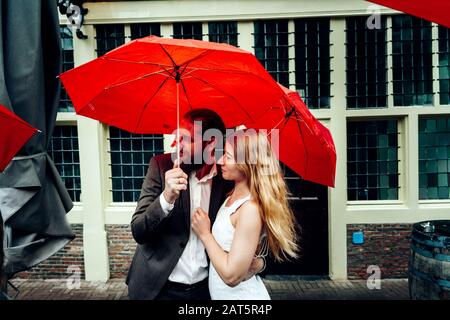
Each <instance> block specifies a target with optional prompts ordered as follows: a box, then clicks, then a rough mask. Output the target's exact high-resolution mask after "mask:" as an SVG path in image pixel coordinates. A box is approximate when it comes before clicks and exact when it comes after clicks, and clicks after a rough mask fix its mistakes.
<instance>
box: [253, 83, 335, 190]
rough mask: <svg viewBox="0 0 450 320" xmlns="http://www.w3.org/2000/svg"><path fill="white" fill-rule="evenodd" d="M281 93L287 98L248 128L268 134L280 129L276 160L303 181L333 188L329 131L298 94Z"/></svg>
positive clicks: (331, 143)
mask: <svg viewBox="0 0 450 320" xmlns="http://www.w3.org/2000/svg"><path fill="white" fill-rule="evenodd" d="M283 90H284V91H285V93H286V96H285V97H284V98H283V99H281V100H280V102H279V104H278V106H275V107H273V108H272V109H271V110H270V111H269V112H267V113H266V114H265V115H264V117H262V118H260V119H259V120H258V121H256V122H255V123H251V124H249V125H248V127H253V128H257V129H262V128H264V129H269V131H268V132H270V129H273V128H275V129H279V147H278V152H279V160H280V161H281V162H283V163H284V164H285V165H287V166H288V167H289V168H291V169H292V170H293V171H294V172H296V173H297V174H298V175H299V176H301V177H302V179H304V180H308V181H311V182H315V183H319V184H322V185H327V186H330V187H334V183H335V172H336V148H335V146H334V142H333V138H332V136H331V133H330V131H329V130H328V129H327V128H326V127H325V126H324V125H322V124H321V123H320V121H318V120H317V119H316V118H315V117H314V116H313V115H312V113H311V112H310V111H309V109H308V107H307V106H306V105H305V103H304V102H303V100H302V99H301V98H300V96H299V95H298V93H297V92H295V91H292V90H289V89H287V88H284V87H283ZM289 112H291V113H290V115H289V116H288V117H286V116H287V114H289ZM274 137H275V136H274V133H272V138H274Z"/></svg>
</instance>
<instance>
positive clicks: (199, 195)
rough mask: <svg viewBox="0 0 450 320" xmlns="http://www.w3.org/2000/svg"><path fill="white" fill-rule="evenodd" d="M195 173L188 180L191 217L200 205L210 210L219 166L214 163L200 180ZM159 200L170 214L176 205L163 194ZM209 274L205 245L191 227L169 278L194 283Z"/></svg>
mask: <svg viewBox="0 0 450 320" xmlns="http://www.w3.org/2000/svg"><path fill="white" fill-rule="evenodd" d="M195 174H196V171H192V172H191V173H190V175H189V180H188V187H189V192H190V204H191V212H190V214H191V218H192V215H193V214H194V212H195V210H196V209H197V208H198V207H201V208H202V209H203V210H205V212H208V211H209V202H210V197H211V186H212V179H213V178H214V176H215V175H216V174H217V166H216V164H215V163H214V165H213V167H212V168H211V171H210V172H209V173H208V174H207V175H205V176H204V177H203V178H201V179H200V180H198V179H197V176H196V175H195ZM159 201H160V203H161V207H162V209H163V211H164V213H165V214H166V215H167V214H169V212H170V211H171V210H172V209H173V207H174V205H173V204H170V203H168V202H167V201H166V199H165V198H164V195H163V194H161V195H160V197H159ZM208 213H209V212H208ZM207 276H208V260H207V258H206V251H205V247H204V246H203V243H202V242H201V241H200V239H199V238H198V237H197V235H196V234H195V232H194V231H193V230H192V228H190V234H189V240H188V242H187V244H186V247H185V248H184V251H183V253H182V255H181V257H180V260H178V263H177V265H176V266H175V269H174V270H173V271H172V273H171V274H170V276H169V280H170V281H173V282H179V283H185V284H194V283H197V282H199V281H202V280H203V279H205V278H206V277H207Z"/></svg>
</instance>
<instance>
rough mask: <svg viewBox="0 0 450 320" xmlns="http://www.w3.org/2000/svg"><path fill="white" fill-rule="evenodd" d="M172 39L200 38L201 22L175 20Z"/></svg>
mask: <svg viewBox="0 0 450 320" xmlns="http://www.w3.org/2000/svg"><path fill="white" fill-rule="evenodd" d="M172 36H173V38H174V39H195V40H202V39H203V32H202V23H201V22H181V23H179V22H177V23H174V24H173V35H172Z"/></svg>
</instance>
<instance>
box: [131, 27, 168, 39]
mask: <svg viewBox="0 0 450 320" xmlns="http://www.w3.org/2000/svg"><path fill="white" fill-rule="evenodd" d="M130 32H131V40H134V39H139V38H142V37H147V36H158V37H160V36H161V27H160V25H159V23H134V24H131V25H130Z"/></svg>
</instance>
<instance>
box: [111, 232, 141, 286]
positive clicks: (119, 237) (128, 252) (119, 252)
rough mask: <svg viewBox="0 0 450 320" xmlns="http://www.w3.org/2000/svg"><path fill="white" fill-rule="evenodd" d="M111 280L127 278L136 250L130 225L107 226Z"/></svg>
mask: <svg viewBox="0 0 450 320" xmlns="http://www.w3.org/2000/svg"><path fill="white" fill-rule="evenodd" d="M106 231H107V234H108V250H109V270H110V277H111V278H125V277H126V276H127V273H128V268H129V267H130V263H131V260H132V259H133V255H134V251H135V250H136V242H135V241H134V239H133V236H132V235H131V229H130V225H107V226H106Z"/></svg>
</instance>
